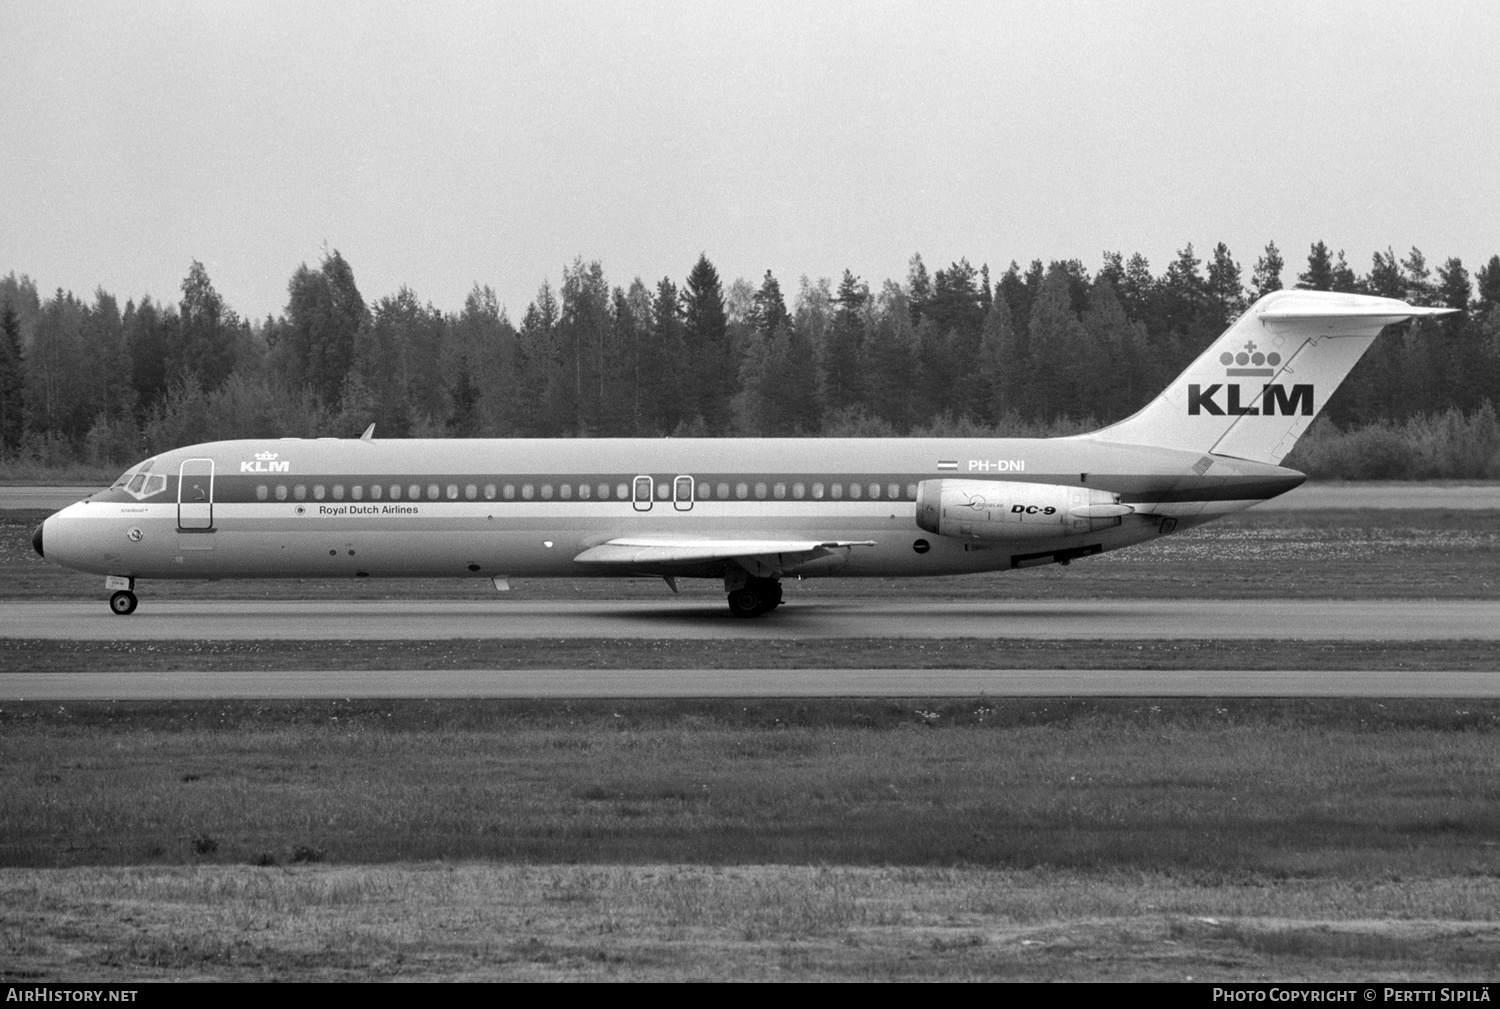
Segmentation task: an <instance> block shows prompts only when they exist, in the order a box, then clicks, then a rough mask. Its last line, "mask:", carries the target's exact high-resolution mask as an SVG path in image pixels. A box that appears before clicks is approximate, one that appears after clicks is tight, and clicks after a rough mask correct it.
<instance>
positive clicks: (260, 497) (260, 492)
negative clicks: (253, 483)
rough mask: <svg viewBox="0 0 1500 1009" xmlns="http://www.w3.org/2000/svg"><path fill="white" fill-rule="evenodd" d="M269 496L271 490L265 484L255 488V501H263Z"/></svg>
mask: <svg viewBox="0 0 1500 1009" xmlns="http://www.w3.org/2000/svg"><path fill="white" fill-rule="evenodd" d="M270 496H271V488H269V487H267V486H266V485H265V484H261V485H260V486H259V487H257V488H255V500H257V501H264V500H266V498H268V497H270Z"/></svg>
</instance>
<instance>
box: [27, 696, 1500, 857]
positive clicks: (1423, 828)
mask: <svg viewBox="0 0 1500 1009" xmlns="http://www.w3.org/2000/svg"><path fill="white" fill-rule="evenodd" d="M1497 725H1500V702H1492V701H1485V702H1451V701H1430V702H1429V701H1421V702H1416V701H1413V702H1402V703H1390V704H1382V703H1380V702H1373V701H1371V702H1356V701H1300V702H1293V701H1284V702H1277V701H1255V702H1249V701H1246V702H1234V701H1220V702H1215V701H1212V700H1182V701H1154V702H1153V701H1140V700H1118V699H1115V700H1110V699H1105V700H1097V701H1083V700H1061V701H1000V700H985V699H974V700H951V699H948V700H942V701H936V700H934V701H928V702H923V701H920V700H917V701H911V702H900V703H897V702H889V701H857V700H845V701H682V702H619V703H614V702H576V701H575V702H507V701H486V702H457V701H454V702H422V701H412V702H391V701H386V702H380V701H370V702H363V701H354V702H318V703H312V702H282V703H271V702H237V703H212V702H201V703H196V702H195V703H158V704H106V703H93V704H84V705H69V706H66V707H59V706H41V705H21V706H14V707H13V706H9V705H7V707H6V709H5V711H4V712H3V713H0V727H3V741H0V837H3V838H4V841H3V843H0V863H3V864H7V865H15V866H20V865H34V866H42V865H54V866H67V865H84V864H155V863H167V864H174V863H175V864H182V863H187V864H198V863H251V864H256V863H265V864H269V863H277V864H288V863H292V862H296V861H322V860H327V861H330V862H334V863H338V864H348V863H371V862H392V861H406V860H426V859H435V858H441V859H486V860H500V861H511V862H538V863H571V862H606V863H620V864H631V863H643V862H653V863H654V862H674V863H676V862H681V863H701V864H710V865H750V864H760V863H794V864H846V865H913V866H956V865H981V866H991V867H1013V868H1028V867H1040V866H1051V867H1060V868H1067V869H1080V870H1081V869H1119V870H1124V869H1133V870H1142V871H1153V872H1171V873H1179V874H1187V875H1189V876H1192V877H1194V878H1198V877H1201V878H1203V879H1205V880H1218V881H1222V880H1226V879H1234V878H1239V877H1245V876H1249V877H1253V876H1265V877H1271V878H1283V877H1303V876H1313V877H1318V878H1324V877H1331V878H1350V879H1369V878H1387V877H1390V876H1392V875H1399V876H1418V877H1427V876H1444V875H1463V874H1478V875H1488V874H1491V873H1496V872H1500V848H1497V847H1496V846H1495V845H1496V842H1497V841H1500V804H1497V799H1500V787H1497V786H1496V785H1495V781H1497V780H1500V776H1497V771H1500V750H1497V748H1496V746H1495V739H1496V726H1497Z"/></svg>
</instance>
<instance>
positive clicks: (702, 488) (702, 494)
mask: <svg viewBox="0 0 1500 1009" xmlns="http://www.w3.org/2000/svg"><path fill="white" fill-rule="evenodd" d="M713 495H714V492H713V488H712V487H710V486H709V485H708V481H707V480H704V481H702V482H701V483H699V484H698V500H699V501H707V500H708V499H709V498H711V497H713Z"/></svg>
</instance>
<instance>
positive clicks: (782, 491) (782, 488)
mask: <svg viewBox="0 0 1500 1009" xmlns="http://www.w3.org/2000/svg"><path fill="white" fill-rule="evenodd" d="M771 493H772V494H774V495H775V496H776V500H777V501H780V500H781V499H782V498H784V497H786V484H784V483H779V484H777V485H776V486H775V487H772V488H771Z"/></svg>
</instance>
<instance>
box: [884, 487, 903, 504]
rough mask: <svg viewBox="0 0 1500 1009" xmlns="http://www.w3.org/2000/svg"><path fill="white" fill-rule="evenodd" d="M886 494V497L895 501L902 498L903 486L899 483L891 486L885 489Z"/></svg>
mask: <svg viewBox="0 0 1500 1009" xmlns="http://www.w3.org/2000/svg"><path fill="white" fill-rule="evenodd" d="M885 494H886V497H888V498H890V499H891V500H893V501H894V500H895V499H896V498H899V497H900V496H901V485H900V484H898V483H893V484H891V485H890V486H889V487H887V488H886V489H885Z"/></svg>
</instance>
